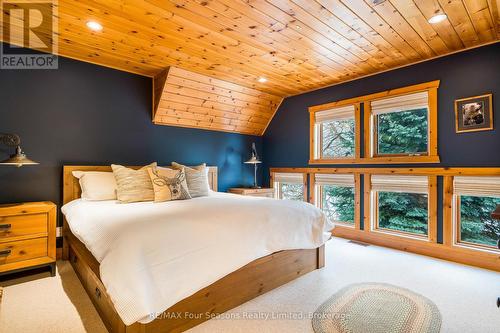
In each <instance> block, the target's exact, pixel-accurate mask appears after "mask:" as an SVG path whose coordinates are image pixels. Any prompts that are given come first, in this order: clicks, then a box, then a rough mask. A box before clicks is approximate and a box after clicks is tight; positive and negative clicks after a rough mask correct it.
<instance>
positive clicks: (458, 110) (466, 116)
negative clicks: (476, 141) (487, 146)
mask: <svg viewBox="0 0 500 333" xmlns="http://www.w3.org/2000/svg"><path fill="white" fill-rule="evenodd" d="M455 121H456V132H457V133H462V132H474V131H487V130H492V129H493V105H492V95H491V94H486V95H481V96H474V97H468V98H462V99H457V100H455Z"/></svg>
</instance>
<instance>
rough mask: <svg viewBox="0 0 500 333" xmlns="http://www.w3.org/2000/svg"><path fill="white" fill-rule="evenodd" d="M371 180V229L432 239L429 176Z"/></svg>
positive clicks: (372, 177) (394, 176)
mask: <svg viewBox="0 0 500 333" xmlns="http://www.w3.org/2000/svg"><path fill="white" fill-rule="evenodd" d="M370 181H371V197H370V202H371V207H372V213H371V230H373V231H380V232H384V233H393V234H397V235H402V236H407V237H411V238H421V239H429V238H431V230H430V229H431V224H430V219H429V217H430V215H431V213H432V212H430V205H429V202H430V200H431V198H430V196H431V195H430V192H429V177H427V176H414V175H411V176H410V175H408V176H407V175H372V176H371V180H370ZM432 200H435V198H434V195H433V198H432ZM433 215H434V214H433ZM432 223H435V221H432ZM434 229H435V228H434V224H433V225H432V230H434ZM432 233H434V232H432ZM432 236H433V235H432Z"/></svg>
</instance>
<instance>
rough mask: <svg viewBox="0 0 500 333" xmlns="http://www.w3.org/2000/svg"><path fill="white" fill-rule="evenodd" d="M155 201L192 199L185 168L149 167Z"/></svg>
mask: <svg viewBox="0 0 500 333" xmlns="http://www.w3.org/2000/svg"><path fill="white" fill-rule="evenodd" d="M148 173H149V177H150V179H151V182H152V183H153V189H154V194H155V202H162V201H170V200H184V199H191V195H190V194H189V190H188V186H187V184H186V174H185V173H184V170H173V169H168V168H149V169H148Z"/></svg>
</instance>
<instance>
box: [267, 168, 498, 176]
mask: <svg viewBox="0 0 500 333" xmlns="http://www.w3.org/2000/svg"><path fill="white" fill-rule="evenodd" d="M269 170H270V172H271V173H273V172H294V173H360V174H384V175H385V174H411V175H422V176H427V175H438V176H500V168H494V167H492V168H489V167H486V168H482V167H450V168H445V167H431V168H429V167H415V168H411V167H410V168H409V167H404V168H396V167H384V168H371V167H368V168H363V167H360V168H351V167H346V168H339V167H331V168H327V167H324V168H273V167H271V168H270V169H269Z"/></svg>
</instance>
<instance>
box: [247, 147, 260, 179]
mask: <svg viewBox="0 0 500 333" xmlns="http://www.w3.org/2000/svg"><path fill="white" fill-rule="evenodd" d="M260 163H262V161H261V160H260V159H259V156H258V155H257V148H255V142H253V143H252V157H250V159H249V160H248V161H246V162H245V164H253V188H260V186H258V185H257V164H260Z"/></svg>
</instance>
